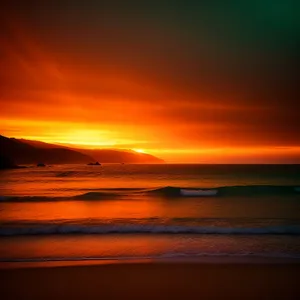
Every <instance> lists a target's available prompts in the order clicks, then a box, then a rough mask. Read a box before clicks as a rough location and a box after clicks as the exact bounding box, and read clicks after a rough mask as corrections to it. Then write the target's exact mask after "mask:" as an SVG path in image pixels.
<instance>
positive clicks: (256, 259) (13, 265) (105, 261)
mask: <svg viewBox="0 0 300 300" xmlns="http://www.w3.org/2000/svg"><path fill="white" fill-rule="evenodd" d="M112 264H114V265H128V264H129V265H130V264H201V265H226V264H230V265H241V264H242V265H282V264H284V265H299V267H300V258H290V257H262V256H203V257H180V256H179V257H169V258H167V257H164V258H159V257H141V258H138V257H118V258H110V257H108V258H93V257H91V258H84V259H81V258H78V259H77V258H70V259H52V260H51V259H45V260H42V259H39V260H34V259H28V260H26V259H20V260H15V261H13V260H11V261H10V260H9V259H8V260H7V261H4V260H2V261H1V260H0V271H1V270H5V269H26V268H56V267H77V266H99V265H100V266H102V265H112Z"/></svg>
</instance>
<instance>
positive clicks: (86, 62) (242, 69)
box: [0, 0, 300, 163]
mask: <svg viewBox="0 0 300 300" xmlns="http://www.w3.org/2000/svg"><path fill="white" fill-rule="evenodd" d="M0 20H1V21H0V26H1V33H0V63H1V69H0V134H2V135H5V136H9V137H17V138H20V137H22V138H27V139H36V140H41V141H45V142H51V143H53V142H54V143H63V144H66V143H67V144H74V145H81V146H82V147H87V148H98V147H108V148H125V149H141V150H142V151H145V152H147V153H150V154H154V155H157V156H159V157H161V158H163V159H165V160H166V161H169V162H204V163H214V162H217V163H232V162H234V163H255V162H272V163H274V162H275V163H276V162H278V163H282V162H289V163H290V162H291V163H294V162H299V163H300V135H299V128H300V107H299V108H298V106H300V104H298V103H299V100H300V99H299V95H300V93H299V88H298V85H299V82H298V81H299V78H300V76H299V74H298V73H299V68H298V65H299V62H300V57H299V53H300V51H299V50H300V49H299V48H300V2H298V1H296V0H244V1H239V0H228V1H221V0H194V1H193V0H185V1H175V0H174V1H164V0H160V1H156V0H152V1H147V0H145V1H133V0H127V1H122V0H119V1H117V0H109V1H105V0H103V1H101V0H100V1H89V0H85V1H79V0H72V1H70V0H61V1H55V0H53V1H43V0H40V1H31V0H28V1H16V0H11V1H4V4H2V9H1V12H0Z"/></svg>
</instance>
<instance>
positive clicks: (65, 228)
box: [0, 224, 300, 236]
mask: <svg viewBox="0 0 300 300" xmlns="http://www.w3.org/2000/svg"><path fill="white" fill-rule="evenodd" d="M133 233H141V234H220V235H222V234H224V235H235V234H239V235H300V226H299V225H291V226H267V227H220V226H182V225H157V224H145V225H143V224H109V225H89V226H87V225H77V224H70V225H61V224H60V225H43V226H25V227H16V226H13V227H2V228H0V236H17V235H48V234H133Z"/></svg>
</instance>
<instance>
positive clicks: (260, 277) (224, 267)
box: [0, 260, 300, 299]
mask: <svg viewBox="0 0 300 300" xmlns="http://www.w3.org/2000/svg"><path fill="white" fill-rule="evenodd" d="M299 271H300V264H299V263H292V262H291V261H290V262H288V261H287V260H285V261H282V263H276V262H275V261H273V262H272V261H271V260H269V262H267V261H265V263H264V262H262V261H260V262H259V261H257V262H256V263H245V262H242V261H241V262H240V263H230V262H225V261H224V263H203V262H187V261H185V262H181V263H174V262H171V261H164V262H157V261H151V262H127V263H106V264H98V265H95V264H94V265H76V266H75V265H73V266H49V267H47V268H46V267H32V268H11V269H0V282H1V291H2V295H5V296H6V298H9V299H100V298H102V299H121V298H122V299H124V298H125V299H192V298H202V299H299V296H300V287H299V283H298V274H299Z"/></svg>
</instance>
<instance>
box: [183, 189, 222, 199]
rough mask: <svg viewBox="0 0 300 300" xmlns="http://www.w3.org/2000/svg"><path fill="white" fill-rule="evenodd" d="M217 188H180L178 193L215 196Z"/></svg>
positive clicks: (194, 195)
mask: <svg viewBox="0 0 300 300" xmlns="http://www.w3.org/2000/svg"><path fill="white" fill-rule="evenodd" d="M217 193H218V190H216V189H213V190H191V189H190V190H189V189H180V194H181V195H182V196H186V197H199V196H200V197H201V196H215V195H217Z"/></svg>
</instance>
